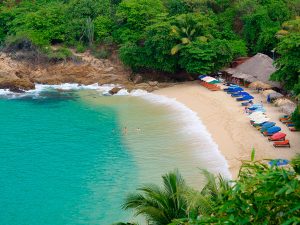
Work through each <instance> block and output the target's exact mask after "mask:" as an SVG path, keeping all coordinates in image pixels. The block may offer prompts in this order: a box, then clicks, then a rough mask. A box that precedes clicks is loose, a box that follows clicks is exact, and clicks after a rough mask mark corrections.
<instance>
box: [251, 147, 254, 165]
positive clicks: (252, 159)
mask: <svg viewBox="0 0 300 225" xmlns="http://www.w3.org/2000/svg"><path fill="white" fill-rule="evenodd" d="M254 157H255V149H254V148H252V151H251V161H252V162H253V161H254Z"/></svg>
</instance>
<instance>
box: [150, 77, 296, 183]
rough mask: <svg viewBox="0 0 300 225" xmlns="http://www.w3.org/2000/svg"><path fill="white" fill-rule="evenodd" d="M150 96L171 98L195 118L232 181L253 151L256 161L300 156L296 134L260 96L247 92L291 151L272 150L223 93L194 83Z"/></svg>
mask: <svg viewBox="0 0 300 225" xmlns="http://www.w3.org/2000/svg"><path fill="white" fill-rule="evenodd" d="M153 93H154V94H158V95H162V96H166V97H169V98H173V99H174V98H175V99H176V100H177V101H179V102H181V103H182V104H184V105H185V106H186V107H188V108H190V109H191V110H192V111H194V112H195V113H196V114H197V115H198V117H199V118H200V120H201V121H202V122H203V124H204V126H205V127H206V128H207V130H208V131H209V133H210V134H211V136H212V138H213V140H214V141H215V142H216V143H217V145H218V149H219V151H220V152H221V154H222V155H223V156H224V157H225V159H226V161H227V163H228V165H229V170H230V172H231V174H232V176H233V178H234V179H235V178H236V177H237V175H238V172H239V168H240V165H241V163H242V161H243V160H250V157H251V151H252V149H253V148H254V149H255V159H256V160H262V159H275V158H284V159H291V158H293V157H294V156H295V155H296V153H300V133H299V132H298V133H297V132H290V131H288V129H287V128H286V126H285V125H283V124H282V123H280V122H279V120H278V118H279V116H280V115H282V114H283V113H281V112H280V111H279V110H278V108H276V107H274V106H272V105H270V104H268V105H267V103H266V101H265V99H264V98H263V97H262V96H261V95H260V94H256V93H251V94H252V95H254V97H255V99H254V102H260V101H262V102H263V104H264V106H265V108H266V110H267V112H266V114H267V115H268V117H270V118H271V120H272V121H274V122H276V124H277V125H278V126H280V127H281V128H282V131H283V132H285V133H286V134H287V139H289V140H290V142H291V148H275V147H273V145H272V143H271V142H269V141H268V140H267V138H266V137H264V136H263V135H261V134H260V132H259V131H257V130H256V129H255V128H254V127H252V126H251V125H250V123H249V118H248V117H247V116H246V115H245V113H244V112H243V107H241V106H240V103H238V102H237V101H235V99H234V98H232V97H230V96H229V95H227V94H226V93H225V92H223V91H217V92H212V91H209V90H208V89H206V88H204V87H202V86H200V85H199V84H198V83H197V82H186V83H183V84H177V85H176V86H173V87H167V88H163V89H160V90H157V91H154V92H153Z"/></svg>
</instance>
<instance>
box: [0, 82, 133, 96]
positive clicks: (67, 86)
mask: <svg viewBox="0 0 300 225" xmlns="http://www.w3.org/2000/svg"><path fill="white" fill-rule="evenodd" d="M114 87H119V85H115V84H104V85H98V84H97V83H96V84H91V85H80V84H76V83H64V84H58V85H48V84H35V89H32V90H27V91H24V92H23V93H15V92H11V91H10V90H9V89H0V96H5V97H8V98H20V97H24V96H34V97H38V96H39V94H40V93H41V92H43V91H49V90H64V91H68V90H97V91H99V92H101V93H106V92H108V91H109V90H111V89H113V88H114ZM127 93H128V92H127ZM121 94H122V93H120V95H121Z"/></svg>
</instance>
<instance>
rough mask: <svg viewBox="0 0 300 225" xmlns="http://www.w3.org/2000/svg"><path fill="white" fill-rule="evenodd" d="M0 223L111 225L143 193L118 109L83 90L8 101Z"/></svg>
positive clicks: (1, 111)
mask: <svg viewBox="0 0 300 225" xmlns="http://www.w3.org/2000/svg"><path fill="white" fill-rule="evenodd" d="M0 126H1V128H0V224H3V225H48V224H49V225H50V224H51V225H60V224H72V225H73V224H74V225H75V224H76V225H77V224H89V225H93V224H101V225H105V224H111V223H112V222H117V221H122V220H125V221H126V220H127V219H128V214H127V213H126V212H124V211H122V210H121V204H122V202H123V200H124V197H125V196H126V194H127V193H128V192H129V191H132V190H134V189H135V188H136V186H135V184H136V182H137V181H136V179H137V174H136V173H137V172H136V171H137V170H136V165H135V163H134V160H133V157H132V156H131V155H130V153H129V151H128V149H126V146H124V144H123V143H122V134H121V132H120V130H121V129H120V127H119V125H118V115H117V113H116V111H115V110H114V109H113V108H111V107H108V106H91V105H88V104H85V103H84V102H82V101H79V100H78V99H77V98H76V93H63V94H58V93H52V94H51V93H50V94H47V96H46V98H44V99H32V98H29V97H28V98H26V99H24V98H23V99H9V100H8V99H4V98H3V99H0Z"/></svg>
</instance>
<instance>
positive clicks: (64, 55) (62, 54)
mask: <svg viewBox="0 0 300 225" xmlns="http://www.w3.org/2000/svg"><path fill="white" fill-rule="evenodd" d="M45 53H46V54H47V56H48V58H49V60H50V61H62V60H64V61H66V60H68V59H71V58H72V56H73V54H72V52H71V51H70V50H69V49H68V48H65V47H61V48H58V49H56V50H51V49H48V51H46V52H45Z"/></svg>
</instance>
